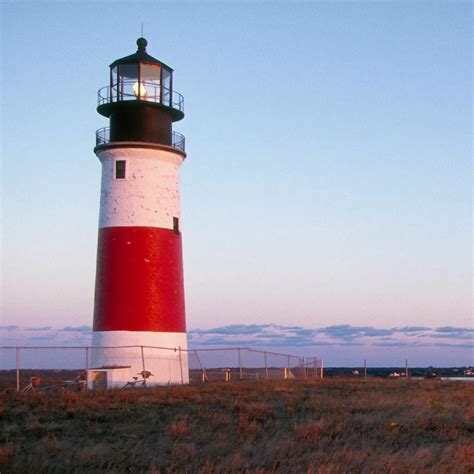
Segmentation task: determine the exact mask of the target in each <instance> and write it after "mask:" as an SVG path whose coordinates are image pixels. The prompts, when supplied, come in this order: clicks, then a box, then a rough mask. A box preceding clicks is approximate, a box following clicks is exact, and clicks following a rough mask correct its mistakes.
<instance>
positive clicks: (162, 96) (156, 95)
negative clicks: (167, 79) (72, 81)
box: [97, 81, 184, 114]
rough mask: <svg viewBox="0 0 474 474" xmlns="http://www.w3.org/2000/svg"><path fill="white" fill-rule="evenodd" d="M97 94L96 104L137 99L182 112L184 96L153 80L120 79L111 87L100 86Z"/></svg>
mask: <svg viewBox="0 0 474 474" xmlns="http://www.w3.org/2000/svg"><path fill="white" fill-rule="evenodd" d="M97 95H98V97H97V99H98V100H97V105H98V106H101V105H105V104H111V103H115V102H122V101H129V100H139V101H144V102H152V103H154V104H161V105H164V106H166V107H171V108H173V109H176V110H179V111H180V112H182V113H183V114H184V97H183V96H182V95H181V94H180V93H179V92H176V91H171V90H170V89H169V88H166V87H164V86H162V85H160V84H156V83H154V82H147V81H142V82H140V83H138V82H137V81H120V82H119V83H118V84H114V85H113V86H112V87H110V86H105V87H102V88H101V89H99V91H98V93H97Z"/></svg>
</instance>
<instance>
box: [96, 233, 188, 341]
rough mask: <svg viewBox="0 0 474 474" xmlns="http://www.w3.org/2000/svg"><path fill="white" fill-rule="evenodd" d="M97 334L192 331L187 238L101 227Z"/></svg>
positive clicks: (178, 235) (168, 234)
mask: <svg viewBox="0 0 474 474" xmlns="http://www.w3.org/2000/svg"><path fill="white" fill-rule="evenodd" d="M97 255H98V257H97V279H96V289H95V309H94V331H157V332H186V322H185V313H184V285H183V261H182V260H183V259H182V249H181V234H176V233H175V232H174V231H173V230H171V229H163V228H156V227H105V228H102V229H99V244H98V254H97Z"/></svg>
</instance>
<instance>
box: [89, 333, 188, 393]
mask: <svg viewBox="0 0 474 474" xmlns="http://www.w3.org/2000/svg"><path fill="white" fill-rule="evenodd" d="M92 346H93V349H92V353H91V367H93V368H103V367H115V366H122V367H123V366H130V372H129V373H130V376H128V375H125V373H124V376H123V378H124V379H125V378H127V380H123V385H126V383H127V382H129V381H131V380H132V378H131V377H138V382H139V383H140V381H141V380H143V379H142V375H141V374H142V372H143V371H148V372H151V374H152V375H150V376H149V377H148V378H147V380H146V385H147V386H153V385H169V384H185V383H189V371H188V353H187V352H186V349H187V338H186V333H181V332H180V333H169V332H166V333H164V332H144V331H143V332H142V331H93V333H92ZM129 377H130V379H129ZM119 382H122V381H119ZM119 385H120V383H118V384H117V383H116V384H115V386H119Z"/></svg>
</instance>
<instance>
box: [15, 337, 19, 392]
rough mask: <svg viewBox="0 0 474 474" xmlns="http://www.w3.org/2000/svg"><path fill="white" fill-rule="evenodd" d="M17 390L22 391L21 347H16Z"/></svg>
mask: <svg viewBox="0 0 474 474" xmlns="http://www.w3.org/2000/svg"><path fill="white" fill-rule="evenodd" d="M16 391H17V392H19V391H20V348H19V347H18V346H17V348H16Z"/></svg>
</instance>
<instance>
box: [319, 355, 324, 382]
mask: <svg viewBox="0 0 474 474" xmlns="http://www.w3.org/2000/svg"><path fill="white" fill-rule="evenodd" d="M323 378H324V362H323V359H321V371H320V379H321V380H322V379H323Z"/></svg>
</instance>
